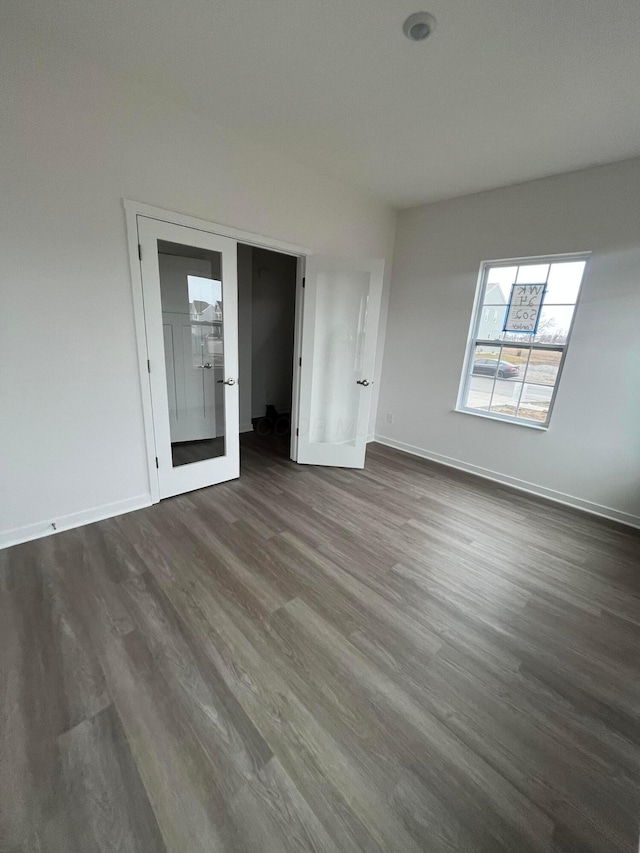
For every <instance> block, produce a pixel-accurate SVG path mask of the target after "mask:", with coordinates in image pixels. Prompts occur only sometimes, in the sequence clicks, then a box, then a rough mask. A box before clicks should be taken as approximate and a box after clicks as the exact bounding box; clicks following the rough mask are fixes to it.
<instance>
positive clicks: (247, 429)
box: [240, 421, 253, 432]
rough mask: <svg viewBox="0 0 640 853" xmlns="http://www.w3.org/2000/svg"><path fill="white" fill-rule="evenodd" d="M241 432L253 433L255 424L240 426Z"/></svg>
mask: <svg viewBox="0 0 640 853" xmlns="http://www.w3.org/2000/svg"><path fill="white" fill-rule="evenodd" d="M240 432H253V423H252V422H251V421H249V423H248V424H240Z"/></svg>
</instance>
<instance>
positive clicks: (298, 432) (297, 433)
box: [296, 427, 300, 436]
mask: <svg viewBox="0 0 640 853" xmlns="http://www.w3.org/2000/svg"><path fill="white" fill-rule="evenodd" d="M299 435H300V430H299V429H298V428H297V427H296V436H299Z"/></svg>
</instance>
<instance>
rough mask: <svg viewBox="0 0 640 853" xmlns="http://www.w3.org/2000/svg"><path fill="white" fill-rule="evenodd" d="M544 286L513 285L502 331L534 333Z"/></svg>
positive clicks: (540, 308) (538, 319)
mask: <svg viewBox="0 0 640 853" xmlns="http://www.w3.org/2000/svg"><path fill="white" fill-rule="evenodd" d="M546 287H547V286H546V284H514V285H513V287H512V288H511V299H510V300H509V307H508V309H507V316H506V318H505V321H504V327H503V329H502V331H503V332H517V333H519V334H529V335H535V333H536V332H537V331H538V323H539V321H540V311H541V310H542V302H543V300H544V294H545V290H546Z"/></svg>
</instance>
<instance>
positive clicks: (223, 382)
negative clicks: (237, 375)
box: [218, 379, 236, 385]
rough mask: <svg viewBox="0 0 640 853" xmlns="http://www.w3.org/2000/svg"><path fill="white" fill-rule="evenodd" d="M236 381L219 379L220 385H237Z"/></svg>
mask: <svg viewBox="0 0 640 853" xmlns="http://www.w3.org/2000/svg"><path fill="white" fill-rule="evenodd" d="M235 384H236V380H235V379H218V385H235Z"/></svg>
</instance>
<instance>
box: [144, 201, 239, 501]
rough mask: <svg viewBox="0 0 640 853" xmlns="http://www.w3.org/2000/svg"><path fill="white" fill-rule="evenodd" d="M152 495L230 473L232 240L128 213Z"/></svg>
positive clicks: (234, 449)
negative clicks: (132, 222)
mask: <svg viewBox="0 0 640 853" xmlns="http://www.w3.org/2000/svg"><path fill="white" fill-rule="evenodd" d="M138 239H139V243H140V250H141V260H140V265H141V269H142V287H143V300H144V312H145V326H146V332H147V350H148V355H149V381H150V386H151V398H152V407H153V426H154V433H155V441H156V453H157V459H158V462H157V465H158V483H159V489H160V497H161V498H165V497H170V496H171V495H176V494H180V493H182V492H187V491H191V490H193V489H200V488H202V487H203V486H210V485H213V484H214V483H221V482H223V481H225V480H231V479H233V478H235V477H238V476H239V474H240V449H239V439H238V384H237V379H238V308H237V299H238V296H237V294H238V283H237V272H236V253H237V244H236V241H235V240H232V239H230V238H228V237H219V236H217V235H215V234H209V233H207V232H205V231H198V230H196V229H193V228H187V227H184V226H182V225H174V224H171V223H168V222H161V221H159V220H156V219H150V218H147V217H144V216H138Z"/></svg>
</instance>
